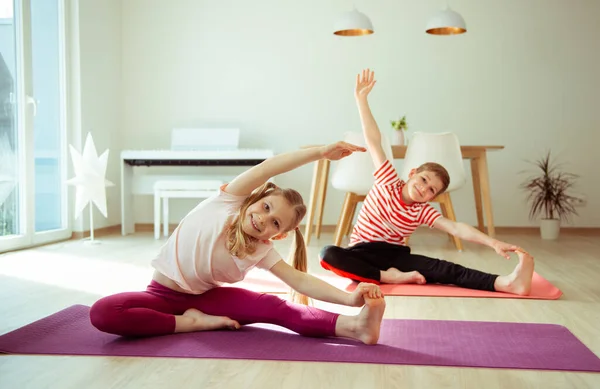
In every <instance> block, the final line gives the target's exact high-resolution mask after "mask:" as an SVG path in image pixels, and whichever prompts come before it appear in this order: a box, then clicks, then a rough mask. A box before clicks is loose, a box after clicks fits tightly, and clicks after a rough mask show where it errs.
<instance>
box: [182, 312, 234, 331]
mask: <svg viewBox="0 0 600 389" xmlns="http://www.w3.org/2000/svg"><path fill="white" fill-rule="evenodd" d="M220 328H229V329H231V330H237V329H239V328H240V323H238V322H237V321H235V320H232V319H230V318H228V317H225V316H212V315H207V314H206V313H202V312H200V311H199V310H197V309H194V308H190V309H188V310H187V311H185V312H184V313H183V315H181V316H175V332H192V331H209V330H217V329H220Z"/></svg>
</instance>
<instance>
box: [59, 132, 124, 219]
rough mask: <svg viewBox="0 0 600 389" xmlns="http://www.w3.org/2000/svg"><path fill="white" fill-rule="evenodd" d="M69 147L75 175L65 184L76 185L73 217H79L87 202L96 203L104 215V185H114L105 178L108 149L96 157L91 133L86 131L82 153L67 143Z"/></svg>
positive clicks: (105, 214)
mask: <svg viewBox="0 0 600 389" xmlns="http://www.w3.org/2000/svg"><path fill="white" fill-rule="evenodd" d="M69 148H70V150H71V161H72V162H73V170H74V172H75V177H73V178H71V179H70V180H67V184H69V185H74V186H75V187H76V198H75V217H79V215H80V214H81V212H82V211H83V209H84V208H85V206H86V205H87V204H88V203H94V204H96V207H97V208H98V210H99V211H100V212H101V213H102V215H104V217H106V216H107V211H106V187H109V186H114V185H115V184H113V183H112V182H111V181H109V180H107V179H106V178H105V175H106V165H107V163H108V149H107V150H105V151H104V153H102V155H100V156H99V157H98V153H97V152H96V146H95V145H94V139H93V138H92V134H91V133H88V135H87V138H86V140H85V146H84V147H83V154H81V153H79V152H78V151H77V150H76V149H75V148H74V147H73V146H72V145H69ZM90 206H91V204H90Z"/></svg>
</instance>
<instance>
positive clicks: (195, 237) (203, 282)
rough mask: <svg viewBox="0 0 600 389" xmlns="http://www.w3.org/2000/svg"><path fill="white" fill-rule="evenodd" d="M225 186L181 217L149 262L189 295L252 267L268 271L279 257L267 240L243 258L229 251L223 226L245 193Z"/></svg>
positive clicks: (241, 276) (234, 279)
mask: <svg viewBox="0 0 600 389" xmlns="http://www.w3.org/2000/svg"><path fill="white" fill-rule="evenodd" d="M226 186H227V185H223V186H222V187H221V188H220V190H219V192H218V193H217V194H216V195H214V196H213V197H210V198H208V199H206V200H204V201H202V202H201V203H200V204H198V205H197V206H196V207H195V208H194V209H193V210H192V211H190V213H188V214H187V215H186V216H185V217H184V218H183V220H182V221H181V222H180V223H179V226H177V228H176V229H175V231H174V232H173V234H172V235H171V236H170V237H169V239H168V240H167V242H166V243H165V244H164V245H163V246H162V248H161V249H160V252H159V254H158V256H157V257H156V258H155V259H154V260H153V261H152V263H151V264H152V267H154V268H155V269H156V270H158V271H159V272H160V273H162V274H164V275H165V276H166V277H168V278H170V279H171V280H173V281H175V282H176V283H177V285H179V286H180V287H181V288H183V289H185V290H186V291H189V292H190V293H192V294H201V293H204V292H206V291H207V290H209V289H212V288H214V287H217V286H220V285H222V284H224V283H234V282H238V281H241V280H243V279H244V277H245V275H246V273H248V271H250V269H252V268H253V267H255V266H256V267H258V268H261V269H265V270H268V269H270V268H271V267H273V265H275V263H277V262H278V261H279V260H281V256H280V255H279V253H278V252H277V251H276V250H275V249H274V248H273V242H271V241H262V242H260V243H259V244H257V247H256V251H255V252H254V253H253V254H251V255H247V256H246V257H245V258H243V259H240V258H238V257H236V256H233V255H231V253H229V251H228V250H227V247H226V236H225V227H226V226H227V225H228V224H229V223H230V221H231V220H233V218H234V217H235V215H236V214H237V213H238V212H239V210H240V207H241V205H242V203H243V202H244V200H245V199H246V196H235V195H232V194H230V193H227V192H225V188H226Z"/></svg>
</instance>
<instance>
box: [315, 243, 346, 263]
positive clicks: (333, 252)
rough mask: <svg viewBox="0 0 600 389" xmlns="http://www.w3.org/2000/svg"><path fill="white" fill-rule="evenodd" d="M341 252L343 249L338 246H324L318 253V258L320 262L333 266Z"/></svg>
mask: <svg viewBox="0 0 600 389" xmlns="http://www.w3.org/2000/svg"><path fill="white" fill-rule="evenodd" d="M342 251H343V249H342V248H341V247H338V246H334V245H329V246H325V247H323V248H322V249H321V251H320V252H319V258H320V259H321V260H322V261H324V262H327V263H329V264H331V265H333V264H335V263H337V262H338V260H339V259H340V254H341V252H342Z"/></svg>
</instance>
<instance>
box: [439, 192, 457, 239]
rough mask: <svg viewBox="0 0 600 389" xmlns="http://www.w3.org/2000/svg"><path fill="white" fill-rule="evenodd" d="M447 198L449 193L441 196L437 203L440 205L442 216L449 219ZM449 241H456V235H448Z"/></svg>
mask: <svg viewBox="0 0 600 389" xmlns="http://www.w3.org/2000/svg"><path fill="white" fill-rule="evenodd" d="M446 196H448V194H447V193H443V194H442V195H441V196H439V197H438V198H436V201H437V202H438V203H439V204H440V210H441V211H442V216H443V217H445V218H446V219H448V209H447V208H446ZM448 239H449V240H450V241H452V240H453V239H454V235H452V234H448Z"/></svg>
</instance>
